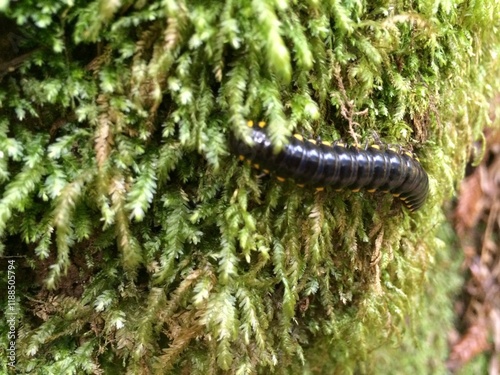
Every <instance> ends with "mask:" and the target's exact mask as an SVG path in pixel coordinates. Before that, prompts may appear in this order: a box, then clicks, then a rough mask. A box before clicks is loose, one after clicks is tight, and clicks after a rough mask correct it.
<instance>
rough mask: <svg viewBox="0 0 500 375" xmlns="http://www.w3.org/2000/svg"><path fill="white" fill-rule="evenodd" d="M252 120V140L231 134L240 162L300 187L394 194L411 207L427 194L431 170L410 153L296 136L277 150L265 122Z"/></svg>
mask: <svg viewBox="0 0 500 375" xmlns="http://www.w3.org/2000/svg"><path fill="white" fill-rule="evenodd" d="M248 124H249V126H250V127H251V128H252V133H251V138H252V140H253V143H254V144H253V145H248V144H246V143H245V142H243V141H241V140H237V139H236V138H235V137H232V139H231V149H232V150H233V152H234V153H236V154H238V155H239V156H240V158H241V159H242V160H243V159H247V160H250V161H251V162H252V164H253V166H254V167H255V168H257V169H261V170H263V171H264V172H266V173H269V172H270V171H271V172H273V173H275V174H276V176H277V178H278V180H280V181H283V180H285V179H287V178H292V179H293V180H295V182H296V183H297V184H299V185H309V186H313V187H316V188H317V189H321V188H323V187H325V186H331V187H333V188H335V189H344V188H347V189H351V190H353V191H358V190H360V189H362V188H364V189H367V190H368V191H369V192H374V191H376V190H380V191H383V192H390V193H392V194H393V195H394V196H395V197H397V198H399V199H400V200H401V201H402V202H403V204H404V205H405V206H406V207H407V208H408V209H409V210H410V211H415V210H418V209H419V208H420V207H422V205H423V204H424V202H425V200H426V198H427V195H428V192H429V179H428V176H427V173H426V172H425V171H424V169H423V168H422V166H421V165H420V163H419V161H418V159H417V158H415V157H414V156H413V155H412V154H411V153H410V152H408V151H404V150H398V149H395V148H393V147H388V146H384V147H381V146H379V145H372V146H369V147H367V148H366V149H362V148H358V147H355V146H347V145H346V144H345V143H343V142H334V143H333V144H331V143H328V142H316V141H314V140H304V139H303V138H302V136H300V135H294V136H293V137H290V139H289V140H288V144H287V145H285V146H284V147H283V149H282V150H281V151H280V152H278V153H274V152H273V145H272V143H271V140H270V138H269V136H268V135H267V133H266V131H265V129H264V126H265V123H264V122H260V123H259V124H258V126H257V125H254V123H253V122H251V121H250V122H249V123H248Z"/></svg>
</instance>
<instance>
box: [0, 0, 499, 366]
mask: <svg viewBox="0 0 500 375" xmlns="http://www.w3.org/2000/svg"><path fill="white" fill-rule="evenodd" d="M0 7H1V9H2V10H3V12H4V15H3V16H2V20H1V22H4V21H5V23H4V25H5V26H4V28H5V29H6V30H5V31H6V33H4V35H1V36H0V38H1V40H2V44H0V48H2V53H1V55H0V59H1V60H0V67H1V69H2V70H1V71H0V79H1V85H0V108H1V113H0V153H1V157H0V180H1V199H0V234H1V236H2V240H3V247H2V250H1V254H2V255H3V256H4V258H3V260H4V262H3V263H2V267H3V268H2V270H1V272H2V275H3V276H2V288H4V290H6V287H4V285H7V277H8V276H7V272H6V270H7V265H5V266H4V263H5V262H6V261H7V259H9V260H11V259H16V262H15V264H16V298H17V302H18V304H17V307H16V317H17V319H18V324H17V326H16V330H17V331H16V333H17V339H16V356H17V364H16V369H17V371H19V372H20V373H44V374H46V373H89V374H92V373H100V372H102V373H106V374H112V373H120V374H121V373H130V374H137V373H141V374H147V373H172V374H176V373H179V374H180V373H183V374H185V373H189V374H203V375H205V374H216V373H223V372H228V373H235V374H256V373H263V374H265V373H270V372H272V371H274V372H276V373H289V374H297V373H316V374H327V373H332V374H333V373H352V372H354V371H357V372H361V373H390V372H393V373H411V372H415V373H440V372H443V371H444V358H445V356H446V336H445V331H443V327H446V326H447V324H449V321H450V314H451V307H450V306H449V301H448V298H449V294H450V293H451V292H452V291H453V288H454V287H455V285H456V281H457V278H456V276H454V273H453V269H454V267H456V262H455V261H453V258H452V257H450V256H449V255H447V253H446V248H445V246H444V242H443V240H442V239H440V238H439V237H437V236H436V233H437V232H438V230H439V228H440V226H441V223H442V222H443V220H444V217H443V214H442V212H441V205H442V203H443V201H444V200H446V199H449V198H450V196H451V194H452V192H453V190H454V187H455V183H456V181H457V179H458V178H460V177H461V175H462V173H463V172H462V171H463V167H464V163H465V160H466V158H467V155H468V147H467V145H468V144H470V143H471V141H472V140H474V139H476V138H477V137H479V134H480V131H481V129H482V127H483V126H484V125H485V124H487V122H488V120H487V119H488V107H487V103H488V97H489V96H490V95H491V94H492V92H493V91H494V90H498V88H499V87H500V83H499V80H498V78H496V77H498V76H499V75H498V73H499V72H498V70H499V69H498V65H499V64H498V61H497V62H496V63H497V65H496V67H495V58H496V56H498V55H497V54H498V52H500V51H498V46H499V42H500V36H499V31H498V28H499V27H500V4H499V3H498V2H495V1H490V2H488V1H477V2H462V1H451V0H450V1H413V2H411V1H396V2H386V1H375V2H372V1H370V2H365V1H361V0H359V1H336V0H330V1H314V0H309V1H297V2H292V1H289V0H281V1H278V0H276V1H272V0H241V1H234V0H226V1H201V0H198V1H195V0H193V1H189V0H187V1H173V0H165V1H151V2H147V1H137V2H134V1H125V2H120V1H116V2H109V1H91V2H87V1H69V0H67V1H59V2H52V1H45V2H31V1H25V0H19V1H11V2H9V1H6V0H3V1H0ZM495 48H496V49H495ZM4 51H5V53H4ZM250 119H253V120H265V121H266V122H267V123H268V131H269V134H270V135H271V137H272V139H273V142H274V143H275V145H276V147H277V148H278V149H279V148H280V147H282V146H283V145H284V144H285V143H286V140H287V137H288V136H290V135H291V134H292V133H293V132H301V133H303V134H307V135H310V136H311V137H317V136H321V137H322V139H325V140H334V139H338V138H343V139H344V140H346V141H348V142H350V143H353V142H356V141H357V142H359V143H364V142H370V141H373V140H374V138H376V137H380V138H381V139H382V140H383V141H384V142H387V143H392V144H398V145H402V146H403V147H405V148H409V149H413V150H414V152H415V153H416V154H417V155H418V156H419V158H420V160H421V162H422V164H423V166H424V168H425V169H426V170H427V171H428V173H429V176H430V186H431V195H430V198H429V200H428V202H427V203H426V205H425V206H424V208H423V209H422V210H421V211H419V212H417V213H413V214H410V213H409V212H407V211H406V210H405V209H404V208H403V207H402V206H401V204H400V203H398V202H397V201H395V200H394V199H393V198H392V196H390V195H387V194H382V193H377V194H369V193H367V192H361V193H351V192H338V191H334V190H333V189H332V190H330V189H326V190H325V191H322V192H315V191H314V190H309V189H300V188H298V187H297V186H295V185H294V184H293V183H292V182H286V183H284V184H281V183H278V182H276V181H274V179H272V178H268V177H262V176H259V175H258V173H255V171H252V170H251V168H250V167H249V166H247V165H242V164H241V163H239V161H238V160H237V158H236V157H235V156H234V155H231V154H230V153H229V144H228V139H229V136H230V134H235V136H236V137H240V138H245V137H247V136H248V134H247V131H246V130H247V126H246V123H247V121H248V120H250ZM374 134H376V135H377V136H374ZM12 256H20V257H19V258H9V257H12ZM7 303H8V300H7V299H5V302H4V303H3V305H4V307H5V309H7ZM0 324H1V328H2V336H1V340H2V343H3V344H6V347H7V346H8V345H7V344H8V339H7V333H6V332H7V331H8V330H9V325H8V324H7V322H6V321H2V322H1V323H0ZM395 346H396V347H397V348H398V350H397V353H398V354H397V356H394V355H393V354H394V353H393V352H392V351H394V350H395V349H394V347H395ZM2 366H3V369H4V370H5V371H6V370H7V368H8V366H7V364H6V363H2Z"/></svg>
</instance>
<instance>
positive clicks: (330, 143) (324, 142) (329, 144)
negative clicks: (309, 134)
mask: <svg viewBox="0 0 500 375" xmlns="http://www.w3.org/2000/svg"><path fill="white" fill-rule="evenodd" d="M321 144H323V145H325V146H331V145H332V142H327V141H321Z"/></svg>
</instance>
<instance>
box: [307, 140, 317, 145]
mask: <svg viewBox="0 0 500 375" xmlns="http://www.w3.org/2000/svg"><path fill="white" fill-rule="evenodd" d="M308 141H309V142H311V143H313V144H316V140H315V139H308Z"/></svg>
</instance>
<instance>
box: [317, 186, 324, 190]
mask: <svg viewBox="0 0 500 375" xmlns="http://www.w3.org/2000/svg"><path fill="white" fill-rule="evenodd" d="M323 190H325V188H324V187H322V186H321V187H317V188H316V191H323Z"/></svg>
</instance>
